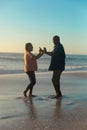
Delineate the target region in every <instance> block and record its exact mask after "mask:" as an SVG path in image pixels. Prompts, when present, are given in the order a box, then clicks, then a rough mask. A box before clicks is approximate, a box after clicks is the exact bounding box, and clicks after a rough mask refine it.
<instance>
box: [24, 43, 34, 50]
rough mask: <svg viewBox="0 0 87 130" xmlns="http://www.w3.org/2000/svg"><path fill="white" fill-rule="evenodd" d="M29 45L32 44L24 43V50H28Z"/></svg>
mask: <svg viewBox="0 0 87 130" xmlns="http://www.w3.org/2000/svg"><path fill="white" fill-rule="evenodd" d="M29 46H32V43H26V44H25V50H26V51H28V47H29Z"/></svg>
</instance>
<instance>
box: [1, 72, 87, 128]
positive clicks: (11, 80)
mask: <svg viewBox="0 0 87 130" xmlns="http://www.w3.org/2000/svg"><path fill="white" fill-rule="evenodd" d="M36 76H37V84H36V85H35V87H34V92H33V94H35V95H36V97H34V98H32V99H24V98H23V97H22V92H23V90H24V89H25V87H26V86H27V84H28V78H27V75H26V74H9V75H0V130H87V72H64V73H63V74H62V77H61V90H62V93H63V98H62V99H61V100H57V99H52V98H51V97H52V95H55V91H54V88H53V86H52V83H51V77H52V73H51V72H49V73H48V72H44V73H37V74H36Z"/></svg>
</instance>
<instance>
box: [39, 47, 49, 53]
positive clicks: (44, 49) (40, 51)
mask: <svg viewBox="0 0 87 130" xmlns="http://www.w3.org/2000/svg"><path fill="white" fill-rule="evenodd" d="M46 52H47V49H46V48H45V47H44V48H43V49H42V48H41V47H39V53H43V54H44V53H46Z"/></svg>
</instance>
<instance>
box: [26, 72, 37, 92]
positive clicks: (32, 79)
mask: <svg viewBox="0 0 87 130" xmlns="http://www.w3.org/2000/svg"><path fill="white" fill-rule="evenodd" d="M26 73H27V75H28V78H29V80H30V83H29V85H28V86H27V88H26V90H25V91H26V92H27V91H28V90H29V91H30V92H29V94H30V95H32V91H33V87H34V85H35V84H36V77H35V72H34V71H28V72H26Z"/></svg>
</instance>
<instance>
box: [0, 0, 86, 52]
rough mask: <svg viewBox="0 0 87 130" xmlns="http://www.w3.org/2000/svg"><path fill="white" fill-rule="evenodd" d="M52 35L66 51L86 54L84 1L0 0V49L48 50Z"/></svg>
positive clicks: (13, 50) (49, 49) (19, 50)
mask: <svg viewBox="0 0 87 130" xmlns="http://www.w3.org/2000/svg"><path fill="white" fill-rule="evenodd" d="M54 35H59V36H60V39H61V43H62V44H63V46H64V48H65V52H66V54H87V0H0V52H19V53H20V52H24V46H25V43H27V42H31V43H32V44H33V46H34V52H38V48H39V47H47V50H48V51H51V50H52V49H53V43H52V38H53V36H54Z"/></svg>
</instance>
